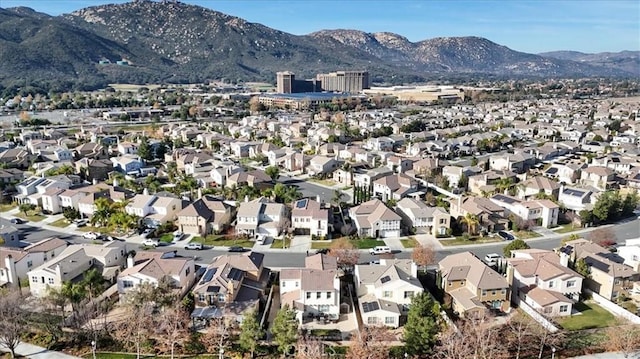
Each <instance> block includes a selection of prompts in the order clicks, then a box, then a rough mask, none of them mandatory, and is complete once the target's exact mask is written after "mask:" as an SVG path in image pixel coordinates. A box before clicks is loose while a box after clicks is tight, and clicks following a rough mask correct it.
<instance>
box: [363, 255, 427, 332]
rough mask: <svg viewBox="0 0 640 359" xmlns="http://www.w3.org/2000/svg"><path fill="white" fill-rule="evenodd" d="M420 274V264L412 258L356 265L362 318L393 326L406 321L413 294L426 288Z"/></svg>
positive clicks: (376, 323) (368, 323) (367, 323)
mask: <svg viewBox="0 0 640 359" xmlns="http://www.w3.org/2000/svg"><path fill="white" fill-rule="evenodd" d="M417 274H418V268H417V266H416V264H415V263H413V262H412V261H411V260H408V259H394V260H387V259H380V264H365V265H356V266H355V269H354V281H355V284H356V293H357V295H358V305H359V306H360V313H361V315H362V322H363V323H364V324H365V325H385V326H388V327H392V328H397V327H399V326H401V325H403V324H404V322H405V320H406V315H407V313H408V311H409V306H410V305H411V300H412V298H413V296H414V295H416V294H420V293H422V292H423V291H424V289H423V288H422V284H420V281H419V280H418V278H417Z"/></svg>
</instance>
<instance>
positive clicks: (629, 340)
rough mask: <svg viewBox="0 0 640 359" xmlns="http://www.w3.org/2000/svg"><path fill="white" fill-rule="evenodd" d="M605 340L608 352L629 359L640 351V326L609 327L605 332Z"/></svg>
mask: <svg viewBox="0 0 640 359" xmlns="http://www.w3.org/2000/svg"><path fill="white" fill-rule="evenodd" d="M606 339H607V340H606V342H605V348H606V349H607V350H608V351H615V352H621V353H622V355H624V357H625V358H631V357H632V355H633V354H634V353H636V352H638V351H639V350H640V326H638V325H627V326H621V327H610V328H608V329H607V331H606Z"/></svg>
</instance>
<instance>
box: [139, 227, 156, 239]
mask: <svg viewBox="0 0 640 359" xmlns="http://www.w3.org/2000/svg"><path fill="white" fill-rule="evenodd" d="M153 231H154V229H153V228H145V229H144V231H142V234H141V236H142V238H147V237H149V235H150V234H151V233H153Z"/></svg>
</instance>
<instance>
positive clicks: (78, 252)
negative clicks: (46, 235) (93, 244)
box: [27, 245, 95, 297]
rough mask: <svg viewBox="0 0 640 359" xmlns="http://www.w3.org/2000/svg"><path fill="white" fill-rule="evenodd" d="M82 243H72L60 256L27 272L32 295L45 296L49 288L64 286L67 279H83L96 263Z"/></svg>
mask: <svg viewBox="0 0 640 359" xmlns="http://www.w3.org/2000/svg"><path fill="white" fill-rule="evenodd" d="M94 261H95V260H94V259H93V258H92V257H90V256H88V255H87V253H86V252H85V250H84V246H82V245H70V246H68V247H67V248H65V249H64V251H62V253H60V254H59V255H58V256H55V257H53V258H51V259H49V260H48V261H47V262H45V263H43V264H41V265H40V266H38V267H35V268H33V269H31V270H30V271H29V272H27V277H28V278H29V288H30V290H31V295H33V296H35V297H44V296H46V295H47V292H48V288H50V287H51V288H56V289H60V288H62V284H63V283H64V282H67V281H74V280H80V279H82V277H83V275H84V273H85V272H86V271H88V270H89V269H90V268H91V267H92V266H93V264H94Z"/></svg>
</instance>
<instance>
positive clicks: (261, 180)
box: [226, 170, 273, 189]
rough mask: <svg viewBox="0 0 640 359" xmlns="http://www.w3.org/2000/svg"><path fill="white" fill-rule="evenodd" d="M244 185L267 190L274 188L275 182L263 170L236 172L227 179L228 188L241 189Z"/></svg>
mask: <svg viewBox="0 0 640 359" xmlns="http://www.w3.org/2000/svg"><path fill="white" fill-rule="evenodd" d="M242 185H247V186H250V187H255V188H258V189H265V188H269V187H271V186H273V181H272V180H271V177H269V176H268V175H267V174H266V173H265V172H264V171H262V170H253V171H248V172H236V173H234V174H232V175H230V176H229V177H228V178H227V184H226V186H227V187H233V186H236V187H240V186H242Z"/></svg>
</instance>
